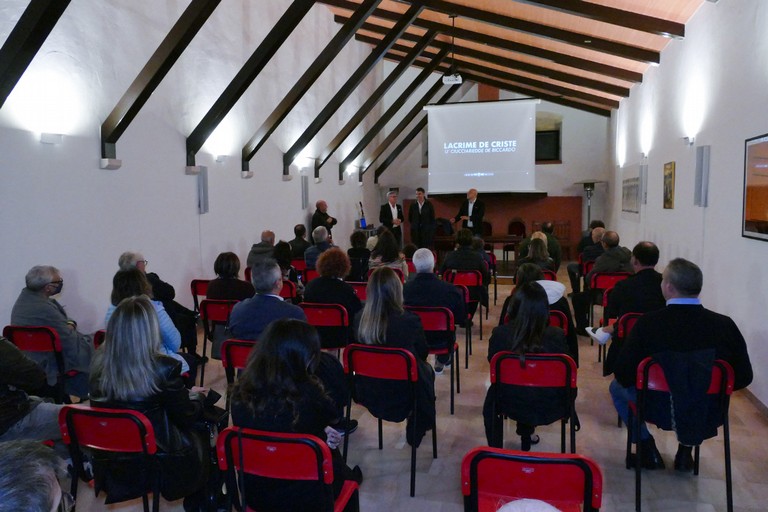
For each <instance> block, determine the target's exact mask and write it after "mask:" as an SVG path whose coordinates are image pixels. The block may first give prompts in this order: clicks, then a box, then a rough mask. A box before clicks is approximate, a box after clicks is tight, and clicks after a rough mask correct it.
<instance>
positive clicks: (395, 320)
mask: <svg viewBox="0 0 768 512" xmlns="http://www.w3.org/2000/svg"><path fill="white" fill-rule="evenodd" d="M353 330H354V333H355V335H356V336H357V340H358V341H359V342H360V343H365V344H366V345H384V346H387V347H395V348H403V349H405V350H407V351H409V352H410V353H412V354H413V355H414V356H415V358H416V363H417V364H418V376H419V381H418V383H417V387H416V407H417V413H418V417H419V418H420V419H419V421H418V423H417V425H416V426H417V431H416V433H415V437H413V436H414V434H413V433H412V429H411V428H410V424H411V420H412V419H413V413H411V415H410V416H409V417H408V425H407V426H406V440H407V441H408V443H409V444H414V443H415V445H416V446H417V447H418V446H419V444H420V443H421V439H422V438H423V437H424V434H426V432H427V431H428V430H431V429H433V428H434V426H435V414H436V413H435V371H434V370H433V369H432V367H431V366H430V365H429V363H427V356H428V355H429V349H428V348H427V339H426V336H425V335H424V329H423V327H422V325H421V319H420V318H419V317H418V316H417V315H415V314H414V313H411V312H410V311H405V310H404V308H403V284H402V282H401V281H400V278H399V277H398V275H397V274H396V273H395V271H394V270H392V269H391V268H389V267H380V268H378V269H376V271H375V272H373V273H372V274H371V277H370V279H368V286H367V288H366V301H365V307H364V308H363V310H362V311H361V312H360V313H359V314H358V315H357V316H356V317H355V321H354V326H353ZM355 393H356V395H355V396H356V400H357V401H358V402H361V403H365V405H366V407H368V408H369V409H374V410H378V411H379V412H383V413H384V414H383V415H381V416H382V418H383V419H387V420H389V421H402V418H399V419H396V418H395V417H392V418H391V419H390V418H387V417H385V416H386V415H387V414H386V413H387V412H388V409H389V407H388V406H391V404H392V395H393V393H392V391H391V388H390V387H388V388H386V390H384V389H377V387H376V386H368V387H367V391H366V396H365V398H363V397H361V396H360V395H361V393H362V392H361V390H359V389H357V390H355ZM398 395H399V396H407V393H402V394H398ZM372 412H373V411H372ZM391 412H392V413H394V411H391Z"/></svg>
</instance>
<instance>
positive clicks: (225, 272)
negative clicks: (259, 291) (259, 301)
mask: <svg viewBox="0 0 768 512" xmlns="http://www.w3.org/2000/svg"><path fill="white" fill-rule="evenodd" d="M213 271H214V272H216V279H211V282H209V283H208V294H207V296H206V298H208V299H217V300H245V299H250V298H251V297H253V295H254V294H255V293H256V291H254V289H253V285H252V284H251V283H249V282H248V281H243V280H242V279H240V258H238V257H237V254H235V253H233V252H223V253H221V254H219V255H218V256H217V257H216V261H214V262H213Z"/></svg>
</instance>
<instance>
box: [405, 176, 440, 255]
mask: <svg viewBox="0 0 768 512" xmlns="http://www.w3.org/2000/svg"><path fill="white" fill-rule="evenodd" d="M408 222H409V223H410V224H411V242H412V243H414V244H416V246H417V247H428V248H431V247H432V243H433V242H432V241H433V239H434V237H435V208H434V207H433V206H432V203H431V202H430V201H429V199H427V198H425V197H424V189H423V188H421V187H419V188H417V189H416V201H415V202H413V203H411V207H410V208H409V209H408Z"/></svg>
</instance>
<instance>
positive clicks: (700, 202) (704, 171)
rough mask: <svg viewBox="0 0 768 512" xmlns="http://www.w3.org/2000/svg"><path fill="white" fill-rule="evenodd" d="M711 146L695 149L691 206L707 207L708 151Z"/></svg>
mask: <svg viewBox="0 0 768 512" xmlns="http://www.w3.org/2000/svg"><path fill="white" fill-rule="evenodd" d="M710 148H711V146H697V147H696V183H695V186H694V190H693V205H694V206H702V207H706V206H707V196H708V195H709V150H710Z"/></svg>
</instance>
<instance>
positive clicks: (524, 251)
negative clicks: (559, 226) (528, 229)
mask: <svg viewBox="0 0 768 512" xmlns="http://www.w3.org/2000/svg"><path fill="white" fill-rule="evenodd" d="M537 238H538V239H540V240H543V241H544V243H546V242H547V235H545V234H544V232H543V231H534V232H533V233H531V235H530V236H529V237H527V238H523V239H522V240H521V241H520V245H519V246H518V247H517V251H516V252H515V257H516V258H525V257H526V256H528V250H529V248H530V246H531V241H532V240H535V239H537Z"/></svg>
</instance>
